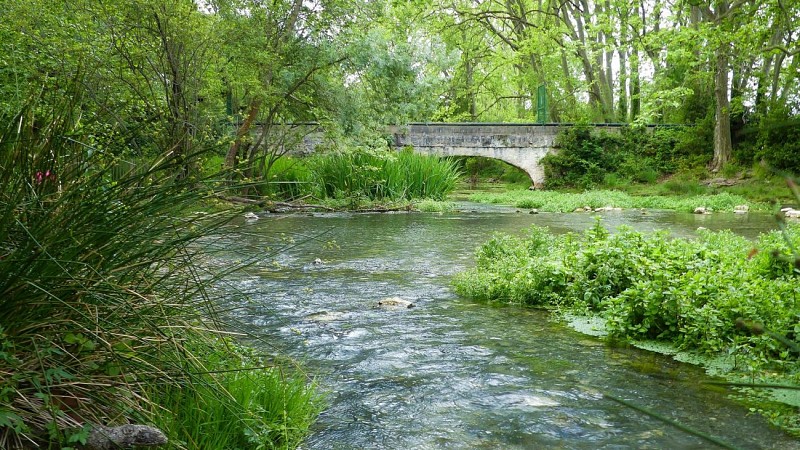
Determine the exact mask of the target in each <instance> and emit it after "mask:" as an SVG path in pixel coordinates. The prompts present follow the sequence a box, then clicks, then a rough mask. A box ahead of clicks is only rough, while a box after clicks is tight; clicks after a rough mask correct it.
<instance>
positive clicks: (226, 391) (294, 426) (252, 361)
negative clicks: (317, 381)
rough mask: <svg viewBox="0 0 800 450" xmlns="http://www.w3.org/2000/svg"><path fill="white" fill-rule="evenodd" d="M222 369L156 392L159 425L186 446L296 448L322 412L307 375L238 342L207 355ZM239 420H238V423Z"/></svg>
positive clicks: (221, 344) (210, 350) (217, 347)
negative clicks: (281, 366) (238, 344)
mask: <svg viewBox="0 0 800 450" xmlns="http://www.w3.org/2000/svg"><path fill="white" fill-rule="evenodd" d="M203 355H204V360H205V364H206V365H208V366H210V367H214V368H216V369H215V370H214V372H216V374H215V375H213V376H212V374H211V373H203V374H197V375H196V376H194V377H193V378H192V379H190V380H187V382H186V384H184V385H181V386H177V385H174V384H172V385H168V386H167V388H166V389H153V391H154V392H153V393H152V394H151V395H152V396H154V397H157V398H158V399H159V404H158V406H157V407H156V408H155V409H154V411H153V413H154V414H153V415H154V417H155V418H156V419H155V420H156V425H157V426H158V427H159V428H160V429H162V430H164V431H165V432H167V433H168V434H169V435H170V436H172V437H173V439H175V441H176V443H179V444H180V445H182V446H184V447H186V448H197V449H201V448H208V449H227V448H295V447H297V445H298V444H300V442H301V441H302V439H303V438H304V437H305V435H306V434H307V432H308V427H309V425H310V424H311V422H312V419H313V418H314V417H316V415H317V414H318V413H319V412H320V409H321V407H322V405H323V400H322V398H321V397H320V396H319V395H317V394H315V391H313V390H310V389H308V382H307V380H306V377H304V376H303V375H302V374H301V373H299V372H297V371H292V370H286V369H281V368H280V367H275V366H273V365H271V364H266V363H265V361H264V360H263V359H262V358H259V357H257V356H255V355H254V354H252V352H250V351H248V350H247V349H244V348H242V347H238V346H236V345H235V344H234V343H232V342H222V341H219V342H218V345H214V346H211V347H209V348H208V349H207V351H205V352H203ZM233 418H235V420H232V419H233Z"/></svg>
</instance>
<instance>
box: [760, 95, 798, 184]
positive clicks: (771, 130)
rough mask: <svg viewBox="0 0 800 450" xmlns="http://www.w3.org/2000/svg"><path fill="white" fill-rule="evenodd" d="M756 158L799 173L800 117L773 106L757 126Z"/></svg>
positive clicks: (775, 167) (771, 165)
mask: <svg viewBox="0 0 800 450" xmlns="http://www.w3.org/2000/svg"><path fill="white" fill-rule="evenodd" d="M757 145H758V150H757V151H756V158H758V159H760V160H763V161H764V162H766V163H767V164H768V165H769V166H770V167H772V168H773V169H777V170H781V171H788V172H792V173H794V174H800V158H798V157H797V155H799V154H800V117H798V116H797V115H793V114H792V113H790V112H789V111H788V110H787V109H785V108H783V109H782V108H773V109H772V111H771V112H770V113H769V115H767V116H766V117H765V118H764V119H763V121H762V122H761V124H760V126H759V131H758V144H757Z"/></svg>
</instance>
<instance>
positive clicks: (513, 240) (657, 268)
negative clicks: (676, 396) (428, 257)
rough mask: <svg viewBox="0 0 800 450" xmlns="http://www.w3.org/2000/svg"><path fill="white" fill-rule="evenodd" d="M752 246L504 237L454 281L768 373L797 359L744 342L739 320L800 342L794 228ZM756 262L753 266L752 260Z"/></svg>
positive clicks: (542, 233)
mask: <svg viewBox="0 0 800 450" xmlns="http://www.w3.org/2000/svg"><path fill="white" fill-rule="evenodd" d="M786 236H788V238H789V241H788V242H787V241H785V240H784V235H783V234H781V233H780V232H772V233H767V234H765V235H762V236H761V237H760V238H759V239H758V240H757V241H756V242H755V243H753V242H750V241H748V240H746V239H745V238H742V237H739V236H736V235H734V234H732V233H730V232H717V233H714V232H709V231H700V232H699V235H698V238H697V239H694V240H688V239H679V238H670V237H669V236H668V235H667V234H666V233H665V232H660V233H654V234H644V233H640V232H636V231H633V230H632V229H630V228H625V227H623V228H621V229H620V230H619V231H618V232H617V233H610V232H608V231H607V230H605V229H604V228H603V227H602V225H601V224H600V223H599V222H598V224H597V225H596V226H594V227H593V228H591V229H590V230H587V231H586V232H585V233H583V234H580V235H577V234H567V235H560V236H555V235H551V234H550V233H548V232H547V230H546V229H543V228H539V227H533V228H531V229H530V230H529V234H528V236H527V237H525V238H518V237H511V236H506V235H498V236H495V237H494V238H493V239H491V240H490V241H489V242H487V243H485V244H483V245H482V246H481V247H480V249H479V250H478V252H477V258H476V261H477V267H476V268H475V269H473V270H470V271H467V272H464V273H462V274H459V275H458V276H456V277H455V279H454V281H453V285H454V286H455V289H456V291H457V292H458V293H459V294H461V295H465V296H468V297H472V298H477V299H482V300H500V301H506V302H512V303H519V304H525V305H532V306H546V307H559V308H561V309H563V310H569V311H573V312H580V313H584V314H590V315H598V316H601V317H603V318H604V319H605V321H606V329H607V331H608V332H609V333H610V335H611V336H612V337H617V338H626V339H658V340H663V341H667V342H670V343H672V344H674V345H676V346H677V347H678V348H680V349H687V350H692V351H696V352H700V353H706V354H714V353H719V352H737V354H739V355H740V359H741V361H742V362H744V361H745V360H747V361H750V362H752V363H753V364H756V365H757V366H758V367H761V368H766V367H773V366H776V365H778V366H780V365H785V364H789V365H794V364H796V362H797V355H796V354H794V352H793V351H792V350H791V348H789V347H787V346H786V345H784V344H783V343H781V342H780V341H778V340H775V339H773V338H772V337H770V336H768V335H763V334H762V335H756V334H752V333H746V332H743V331H742V330H741V329H740V328H737V327H736V323H737V319H745V320H749V321H754V322H758V323H763V324H769V327H770V329H772V330H775V332H776V333H779V334H781V335H785V336H789V337H790V339H792V342H796V340H797V331H796V326H797V323H798V319H800V316H798V313H797V311H798V304H797V297H798V294H800V287H798V286H797V283H796V272H795V269H794V262H793V261H794V260H793V259H791V258H788V257H787V255H789V254H791V251H790V246H791V245H793V246H795V247H797V246H798V244H800V227H797V226H789V227H788V228H787V231H786ZM748 255H749V256H748Z"/></svg>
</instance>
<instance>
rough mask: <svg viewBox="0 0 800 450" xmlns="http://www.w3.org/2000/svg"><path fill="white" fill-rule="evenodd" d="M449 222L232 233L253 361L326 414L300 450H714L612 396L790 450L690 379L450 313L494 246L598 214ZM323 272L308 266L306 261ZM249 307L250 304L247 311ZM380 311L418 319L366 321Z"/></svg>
mask: <svg viewBox="0 0 800 450" xmlns="http://www.w3.org/2000/svg"><path fill="white" fill-rule="evenodd" d="M463 208H465V210H466V211H465V212H454V213H446V214H427V213H409V214H313V215H273V216H267V217H265V218H262V219H260V220H258V221H251V222H242V223H241V224H240V226H239V228H238V231H237V232H236V234H235V236H234V239H233V240H232V241H231V242H230V247H229V249H228V253H227V256H226V257H227V258H236V259H239V260H241V259H246V258H251V257H252V258H255V259H254V263H253V264H252V265H250V266H249V267H248V268H247V269H245V270H243V271H240V272H238V273H237V274H235V275H232V276H230V277H228V278H227V279H226V280H225V282H226V286H227V289H231V290H235V291H239V292H241V293H242V295H237V296H236V298H238V300H232V302H233V303H231V304H229V305H227V306H228V307H229V308H232V309H231V310H232V311H233V314H234V315H235V316H236V317H237V318H238V319H240V320H241V321H243V322H244V325H245V327H246V328H247V329H248V331H250V332H252V333H254V334H256V335H258V336H261V337H263V342H265V343H268V344H265V350H266V351H269V352H273V351H278V352H283V353H285V354H288V355H291V356H292V357H294V358H296V359H297V360H299V362H300V364H301V365H302V366H303V367H304V368H305V369H306V370H307V371H309V372H311V373H313V374H315V375H316V379H317V382H318V383H319V385H320V386H321V388H322V390H323V391H325V392H327V393H328V401H329V407H328V408H327V409H326V410H325V412H324V413H323V414H322V415H321V417H320V418H319V420H318V422H317V423H316V424H315V426H314V428H313V431H312V433H311V435H310V436H309V438H308V440H307V441H306V442H305V443H304V445H303V448H307V449H429V448H430V449H433V448H437V449H438V448H444V449H447V448H452V449H549V448H556V449H646V448H650V449H704V448H715V446H714V445H713V444H711V443H710V442H708V441H706V440H703V439H701V438H699V437H696V436H693V435H691V434H688V433H686V432H683V431H680V430H679V429H677V428H674V427H672V426H670V425H668V424H666V423H664V422H662V421H658V420H655V419H652V418H650V417H649V416H647V415H644V414H642V413H641V412H638V411H636V410H634V409H631V408H629V407H626V406H623V405H621V404H620V403H617V402H615V401H612V400H611V399H609V398H608V396H607V395H611V396H616V397H619V398H621V399H624V400H627V401H629V402H631V403H633V404H636V405H639V406H641V407H645V408H648V409H651V410H653V411H655V412H657V413H659V414H661V415H663V416H666V417H668V418H670V419H672V420H675V421H678V422H680V423H683V424H685V425H688V426H691V427H693V428H695V429H698V430H701V431H702V432H704V433H708V434H711V435H714V436H716V437H718V438H719V439H721V440H723V441H725V442H728V443H730V444H731V445H732V446H735V447H737V448H746V449H757V448H776V449H778V448H780V449H788V448H800V445H798V443H797V441H795V440H793V439H792V438H790V437H787V436H786V435H784V434H783V433H782V432H781V431H779V430H777V429H775V428H772V427H770V426H769V425H768V424H767V423H766V421H765V420H764V419H763V418H761V417H760V416H758V415H754V414H750V413H749V411H748V410H747V409H746V408H745V407H743V406H741V405H739V404H736V403H735V402H733V401H731V400H730V399H728V397H727V395H726V393H725V392H724V390H722V389H720V388H713V387H710V386H708V385H704V384H702V382H703V381H707V380H710V378H709V377H707V376H706V375H705V374H704V372H703V370H701V369H700V368H698V367H695V366H692V365H687V364H682V363H678V362H675V361H673V360H672V359H671V358H669V357H666V356H663V355H660V354H654V353H649V352H645V351H642V350H638V349H633V348H619V347H612V346H609V345H607V344H606V343H604V342H603V341H602V340H599V339H596V338H593V337H589V336H585V335H582V334H580V333H577V332H575V331H573V330H572V329H570V328H569V327H567V326H566V325H564V324H561V323H556V322H553V321H552V320H550V319H549V317H548V314H547V313H546V312H543V311H537V310H529V309H522V308H515V307H510V306H502V307H501V306H491V305H486V304H482V303H477V302H474V301H471V300H469V299H464V298H459V297H458V296H456V295H455V294H454V293H453V292H452V290H451V289H450V287H449V284H448V283H449V281H450V278H451V276H452V275H453V274H455V273H457V272H459V271H462V270H464V269H465V268H467V267H470V266H471V265H472V264H473V254H474V251H475V249H476V247H477V246H478V245H480V244H481V243H482V242H484V241H486V240H487V239H488V238H489V237H490V236H491V235H492V233H494V232H496V231H502V232H508V233H523V232H524V230H525V229H526V228H527V227H529V226H530V225H532V224H537V225H543V226H548V227H550V228H551V230H552V231H554V232H558V233H560V232H566V231H580V230H583V229H586V228H587V227H589V226H591V225H592V224H593V223H594V219H593V217H592V216H594V214H580V213H573V214H545V213H542V214H535V215H534V214H526V213H525V212H517V211H515V210H514V209H513V208H503V207H487V206H481V205H464V206H463ZM602 216H603V220H604V223H605V224H606V225H607V226H608V227H610V228H616V227H618V226H619V225H621V224H627V225H630V226H632V227H634V228H636V229H640V230H656V229H664V228H667V229H669V230H671V232H672V233H673V234H674V235H677V236H691V235H693V234H694V233H695V230H696V229H697V227H698V226H704V227H707V228H710V229H722V228H730V229H733V230H734V231H735V232H737V233H741V234H743V235H746V236H749V237H754V236H756V235H757V234H758V233H759V232H762V231H765V230H767V229H770V228H772V227H773V226H774V223H773V222H772V219H771V218H770V217H769V216H767V215H756V214H750V215H742V216H736V215H733V214H716V215H712V216H696V215H691V214H683V213H674V212H660V211H648V212H646V213H644V214H643V213H642V212H640V211H623V212H609V213H603V214H602ZM317 258H318V259H319V260H321V262H322V263H319V261H317V262H318V263H316V264H315V260H316V259H317ZM246 297H249V299H247V298H246ZM386 297H400V298H402V299H406V300H409V301H412V302H414V303H415V304H416V307H414V308H410V309H394V310H387V309H382V308H378V307H376V305H377V302H378V301H379V300H381V299H383V298H386Z"/></svg>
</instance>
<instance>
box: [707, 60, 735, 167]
mask: <svg viewBox="0 0 800 450" xmlns="http://www.w3.org/2000/svg"><path fill="white" fill-rule="evenodd" d="M716 54H717V55H716V57H717V58H716V59H717V64H716V70H715V71H714V102H715V104H716V114H715V118H714V159H713V160H712V161H711V171H712V172H718V171H720V170H721V169H722V168H723V167H724V166H725V164H727V163H728V161H730V159H731V153H732V144H731V116H730V109H731V108H730V101H729V99H728V45H727V44H722V45H720V46H719V47H718V48H717V51H716Z"/></svg>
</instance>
